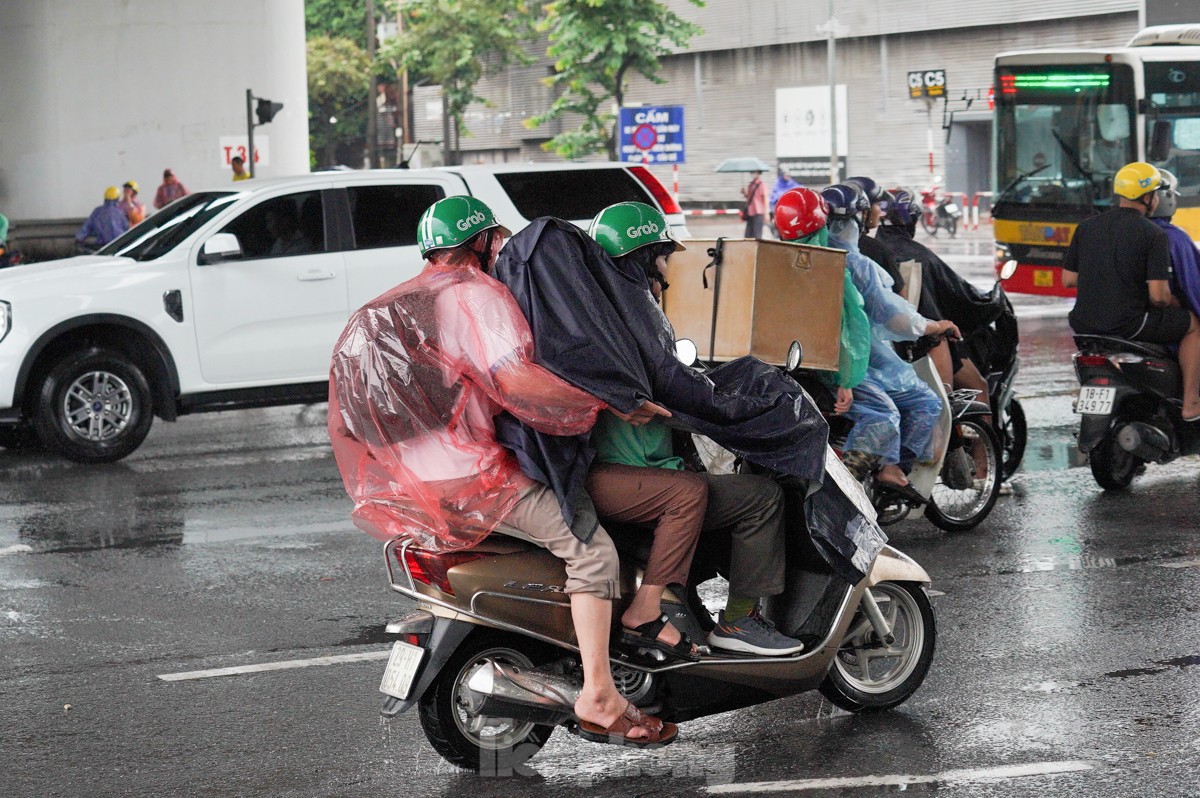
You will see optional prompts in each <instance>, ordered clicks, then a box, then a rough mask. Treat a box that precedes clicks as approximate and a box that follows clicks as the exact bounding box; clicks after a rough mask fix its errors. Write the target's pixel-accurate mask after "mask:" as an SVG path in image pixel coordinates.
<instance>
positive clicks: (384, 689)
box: [379, 640, 425, 699]
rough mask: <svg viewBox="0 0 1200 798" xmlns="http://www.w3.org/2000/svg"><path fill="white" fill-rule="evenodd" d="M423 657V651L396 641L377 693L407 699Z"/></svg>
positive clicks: (417, 647)
mask: <svg viewBox="0 0 1200 798" xmlns="http://www.w3.org/2000/svg"><path fill="white" fill-rule="evenodd" d="M424 657H425V649H423V648H420V647H419V646H410V645H409V644H408V643H402V642H400V641H399V640H397V641H396V642H395V643H393V644H392V655H391V656H390V657H388V664H387V668H385V669H384V671H383V681H382V682H381V683H380V685H379V692H381V693H384V694H386V695H390V696H392V697H393V698H400V699H404V698H408V691H409V690H411V689H412V683H413V680H414V679H416V678H417V670H418V669H420V667H421V660H422V659H423V658H424Z"/></svg>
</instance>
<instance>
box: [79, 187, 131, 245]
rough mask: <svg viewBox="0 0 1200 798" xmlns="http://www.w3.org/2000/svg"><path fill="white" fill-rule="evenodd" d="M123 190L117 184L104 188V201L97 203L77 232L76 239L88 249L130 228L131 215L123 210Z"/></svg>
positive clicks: (105, 242)
mask: <svg viewBox="0 0 1200 798" xmlns="http://www.w3.org/2000/svg"><path fill="white" fill-rule="evenodd" d="M120 199H121V192H120V191H119V190H118V189H117V187H116V186H109V187H108V188H106V189H104V203H103V204H102V205H97V206H96V208H95V210H93V211H92V215H91V216H89V217H88V218H87V221H86V222H84V223H83V227H81V228H79V232H78V233H76V234H75V241H76V243H78V244H82V245H83V246H84V248H85V249H86V250H88V251H94V250H96V249H99V248H100V247H102V246H104V245H105V244H107V243H108V242H109V241H112V240H113V239H114V238H116V237H117V236H119V235H121V233H124V232H125V231H126V230H128V229H129V217H128V216H126V215H125V211H123V210H121V207H120V205H118V200H120Z"/></svg>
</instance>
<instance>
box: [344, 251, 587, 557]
mask: <svg viewBox="0 0 1200 798" xmlns="http://www.w3.org/2000/svg"><path fill="white" fill-rule="evenodd" d="M474 262H475V261H474V258H473V256H471V255H469V254H466V253H464V252H462V251H453V252H452V253H451V254H450V256H449V259H448V260H443V261H441V262H439V263H433V262H428V263H426V266H425V270H424V271H423V272H421V274H420V275H418V276H417V277H415V278H414V279H412V280H409V281H408V282H406V283H402V284H401V285H399V286H397V287H396V288H393V289H392V290H391V291H389V292H387V293H386V294H384V295H382V296H380V297H378V298H376V299H374V300H372V301H371V302H369V303H368V304H366V305H364V306H363V307H362V308H360V309H359V310H358V311H357V312H356V313H355V314H354V315H353V316H351V317H350V321H349V323H348V324H347V325H346V329H345V330H344V331H343V332H342V335H341V337H340V338H339V339H338V342H337V345H336V346H335V347H334V351H333V362H332V366H331V370H330V379H329V437H330V440H331V441H332V442H333V453H334V456H335V457H336V459H337V464H338V468H339V469H340V470H341V473H342V480H343V481H344V482H345V485H346V491H347V492H348V493H349V494H350V497H351V498H352V499H353V500H354V511H353V518H354V523H355V525H356V526H358V527H359V528H360V529H363V530H365V531H366V532H369V533H370V534H372V535H374V536H375V537H377V538H380V539H384V540H386V539H390V538H393V537H396V536H399V535H404V536H408V537H411V538H412V539H413V540H414V541H416V542H417V544H418V545H419V546H421V547H423V548H428V549H432V550H436V551H449V550H453V549H461V548H466V547H469V546H472V545H474V544H475V543H477V542H478V541H479V540H481V539H482V538H483V537H484V536H486V535H487V534H488V533H490V532H491V531H493V530H494V529H495V528H496V526H497V525H498V524H499V523H500V522H501V521H502V520H503V519H504V516H505V515H507V514H508V512H509V511H510V510H511V509H512V507H513V505H514V504H516V502H517V500H518V499H520V497H521V494H522V493H523V492H524V490H525V489H527V488H529V487H531V486H532V484H533V483H532V481H531V480H530V479H529V478H528V477H526V476H525V475H524V474H522V473H521V469H520V466H518V464H517V461H516V459H515V457H514V456H513V455H512V453H511V452H509V451H508V450H507V449H505V448H504V447H502V446H500V444H498V443H497V442H496V435H495V428H494V426H493V422H492V418H493V417H494V416H495V415H497V414H498V413H500V412H501V411H502V410H507V411H509V412H510V413H512V414H513V415H514V416H516V417H517V418H519V419H520V420H521V421H523V422H525V423H526V424H528V425H529V426H531V427H533V428H535V429H537V430H539V431H541V432H546V433H549V434H551V435H579V434H581V433H583V432H586V431H587V430H589V429H590V428H591V427H592V424H594V423H595V420H596V414H597V413H598V412H599V411H600V410H601V409H603V408H604V407H605V404H604V403H603V402H601V401H600V400H598V399H596V398H594V397H592V396H591V395H589V394H587V393H584V392H583V391H580V390H579V389H577V388H574V387H572V386H571V385H569V384H567V383H565V382H563V381H562V380H560V379H559V378H558V377H555V376H554V375H553V374H551V373H550V372H548V371H546V370H545V369H543V368H542V367H540V366H538V365H536V364H534V363H533V362H532V361H531V358H532V355H533V337H532V335H531V334H530V331H529V325H528V323H527V322H526V321H525V317H524V316H523V315H521V311H520V309H519V308H518V307H517V304H516V302H515V300H514V299H513V297H512V294H511V293H509V290H508V289H507V288H506V287H505V286H504V285H502V284H501V283H499V282H497V281H496V280H495V279H493V278H491V277H489V276H487V275H485V274H483V273H482V272H480V271H479V270H478V269H477V268H475V267H474V266H473V265H471V264H473V263H474Z"/></svg>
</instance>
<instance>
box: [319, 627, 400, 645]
mask: <svg viewBox="0 0 1200 798" xmlns="http://www.w3.org/2000/svg"><path fill="white" fill-rule="evenodd" d="M386 628H387V627H386V625H385V624H371V625H369V626H360V627H358V628H357V629H355V630H354V635H353V636H351V637H347V638H346V639H345V640H342V641H341V642H338V643H334V645H335V646H369V645H375V644H378V643H391V642H393V641H395V640H396V635H393V634H388V633H387V632H386V631H384V630H385V629H386Z"/></svg>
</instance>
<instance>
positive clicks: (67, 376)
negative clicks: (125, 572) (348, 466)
mask: <svg viewBox="0 0 1200 798" xmlns="http://www.w3.org/2000/svg"><path fill="white" fill-rule="evenodd" d="M458 194H470V195H473V196H476V197H479V198H480V199H482V200H483V201H484V202H486V203H487V204H488V205H489V206H490V207H491V208H492V210H493V211H495V213H496V216H497V218H498V219H499V220H500V221H501V223H503V224H504V225H505V226H507V227H508V228H510V229H511V230H512V231H513V232H516V231H518V230H520V229H521V228H523V227H524V226H525V225H526V224H528V222H529V220H531V219H535V218H537V217H539V216H557V217H559V218H565V219H569V220H571V221H573V222H575V223H576V224H579V225H580V226H585V225H586V224H587V223H588V222H589V221H590V220H591V218H592V217H593V216H594V215H595V214H596V213H597V212H599V211H600V210H601V209H602V208H604V207H606V206H607V205H609V204H611V203H614V202H621V201H625V200H639V201H642V202H647V203H650V204H652V205H655V206H656V207H658V208H660V209H661V210H662V211H663V212H664V213H665V214H666V216H667V220H668V222H669V223H670V224H671V226H672V228H673V232H674V233H675V234H676V235H677V236H680V237H686V235H687V230H686V228H685V226H684V219H683V216H682V214H681V213H680V210H679V206H678V205H677V204H676V203H675V201H674V199H673V198H672V197H671V195H670V194H669V193H668V192H667V191H666V190H665V189H664V188H663V186H662V184H661V183H659V181H658V180H657V179H656V178H655V177H654V176H653V175H652V174H651V173H650V172H649V171H648V170H646V169H645V168H644V167H641V166H631V165H624V164H613V163H590V164H540V165H533V164H498V165H493V166H467V167H448V168H442V169H423V170H403V169H393V170H373V171H364V172H324V173H314V174H308V175H301V176H297V177H290V178H279V179H270V180H252V181H246V182H242V183H237V184H235V185H233V186H230V187H229V188H225V189H220V190H214V191H203V192H198V193H195V194H191V195H188V196H186V197H183V198H182V199H179V200H177V201H176V202H174V203H172V204H171V205H169V206H168V207H166V208H164V209H163V210H162V211H160V212H158V213H156V214H154V215H153V216H150V217H149V218H147V219H146V220H145V221H144V222H142V223H141V224H139V225H137V226H136V227H134V228H133V229H131V230H129V231H128V232H127V233H125V234H124V235H122V236H121V237H120V238H118V239H117V240H115V241H113V242H112V243H110V244H109V245H108V246H106V247H104V248H103V249H102V250H100V252H98V253H97V254H96V255H89V256H81V257H75V258H68V259H65V260H59V261H51V262H47V263H34V264H28V265H24V266H17V267H13V268H9V269H3V270H0V446H17V445H21V444H22V443H23V442H26V441H29V440H31V439H32V438H34V437H36V441H37V442H39V443H40V444H41V445H43V446H45V447H47V448H49V449H52V450H54V451H57V452H58V453H60V454H61V455H62V456H64V457H66V458H69V459H71V460H75V461H78V462H86V463H101V462H111V461H114V460H119V459H120V458H122V457H125V456H126V455H128V454H129V453H130V452H132V451H134V450H135V449H136V448H137V447H138V446H139V445H141V443H142V441H143V440H144V439H145V437H146V435H147V433H148V432H149V430H150V425H151V423H152V421H153V419H154V416H158V417H159V418H162V419H165V420H167V421H173V420H175V419H176V418H177V417H179V416H181V415H184V414H187V413H196V412H202V411H211V410H232V409H237V408H246V407H265V406H268V405H280V404H293V403H307V402H320V401H325V399H326V398H327V397H328V374H329V357H330V353H331V351H332V349H333V344H334V341H335V340H336V339H337V336H338V334H339V333H340V332H341V330H342V327H343V326H344V325H345V322H346V319H347V318H348V317H349V315H350V313H351V312H352V311H353V310H354V309H356V308H358V307H359V306H361V305H363V304H364V303H366V302H367V301H368V300H370V299H372V298H374V297H376V296H378V295H379V294H381V293H383V292H384V291H385V290H387V289H389V288H391V287H392V286H394V285H396V284H398V283H400V282H403V281H404V280H407V279H409V278H410V277H413V276H414V275H416V274H417V273H418V272H419V271H420V269H421V265H422V259H421V256H420V254H419V252H418V250H417V219H418V217H419V216H420V215H421V213H422V212H423V211H424V210H425V209H426V208H427V207H429V206H430V205H431V204H432V203H433V202H435V201H436V200H438V199H440V198H442V197H446V196H453V195H458Z"/></svg>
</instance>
